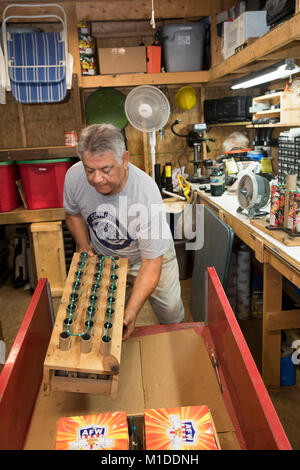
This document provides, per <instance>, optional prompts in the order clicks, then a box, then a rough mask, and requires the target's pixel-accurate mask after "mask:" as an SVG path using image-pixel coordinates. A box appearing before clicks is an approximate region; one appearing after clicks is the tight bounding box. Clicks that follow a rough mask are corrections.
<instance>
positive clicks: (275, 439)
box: [207, 268, 291, 450]
mask: <svg viewBox="0 0 300 470" xmlns="http://www.w3.org/2000/svg"><path fill="white" fill-rule="evenodd" d="M207 271H208V302H207V305H208V327H209V329H210V332H211V335H212V338H213V341H214V344H215V347H216V352H217V357H218V361H219V364H220V368H221V370H222V373H223V375H224V379H225V381H226V386H227V388H228V391H229V395H230V398H231V402H232V404H233V407H234V411H235V414H236V416H237V417H238V421H239V426H240V429H241V432H242V435H243V438H244V440H245V443H246V448H247V449H248V450H253V449H255V450H262V449H263V450H274V449H275V450H279V449H284V450H291V445H290V443H289V441H288V439H287V436H286V434H285V432H284V429H283V427H282V425H281V423H280V421H279V418H278V416H277V413H276V411H275V409H274V406H273V404H272V401H271V399H270V396H269V394H268V392H267V390H266V387H265V385H264V383H263V380H262V378H261V376H260V374H259V371H258V369H257V367H256V364H255V362H254V360H253V357H252V355H251V353H250V350H249V348H248V345H247V343H246V341H245V339H244V336H243V334H242V332H241V330H240V327H239V325H238V322H237V320H236V317H235V315H234V313H233V311H232V308H231V306H230V304H229V301H228V299H227V297H226V294H225V292H224V290H223V287H222V285H221V283H220V280H219V278H218V276H217V273H216V271H215V269H214V268H208V269H207Z"/></svg>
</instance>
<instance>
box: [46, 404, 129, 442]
mask: <svg viewBox="0 0 300 470" xmlns="http://www.w3.org/2000/svg"><path fill="white" fill-rule="evenodd" d="M55 450H128V426H127V417H126V413H125V412H123V411H118V412H114V413H102V414H93V415H88V416H72V417H66V418H60V419H59V421H58V425H57V433H56V442H55Z"/></svg>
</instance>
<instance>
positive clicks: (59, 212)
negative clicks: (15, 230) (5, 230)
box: [0, 207, 65, 225]
mask: <svg viewBox="0 0 300 470" xmlns="http://www.w3.org/2000/svg"><path fill="white" fill-rule="evenodd" d="M64 219H65V211H64V209H63V208H61V207H58V208H55V209H35V210H29V209H25V208H24V207H18V208H17V209H15V210H13V211H11V212H0V224H1V225H8V224H26V223H33V222H52V221H56V220H64Z"/></svg>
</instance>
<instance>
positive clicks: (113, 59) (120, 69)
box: [98, 46, 147, 75]
mask: <svg viewBox="0 0 300 470" xmlns="http://www.w3.org/2000/svg"><path fill="white" fill-rule="evenodd" d="M98 59H99V68H100V74H101V75H105V74H109V75H112V74H116V73H118V74H119V73H142V72H146V71H147V59H146V47H145V46H138V47H107V48H99V49H98Z"/></svg>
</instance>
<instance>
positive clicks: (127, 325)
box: [123, 309, 137, 341]
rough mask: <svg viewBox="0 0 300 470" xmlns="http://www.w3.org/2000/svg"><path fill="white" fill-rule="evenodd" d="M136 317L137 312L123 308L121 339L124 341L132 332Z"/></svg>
mask: <svg viewBox="0 0 300 470" xmlns="http://www.w3.org/2000/svg"><path fill="white" fill-rule="evenodd" d="M136 317H137V312H135V311H134V310H130V309H126V310H125V312H124V319H123V341H126V340H127V339H128V338H129V336H130V335H131V334H132V333H133V331H134V327H135V320H136Z"/></svg>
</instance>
